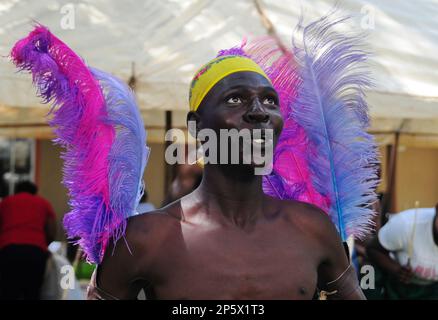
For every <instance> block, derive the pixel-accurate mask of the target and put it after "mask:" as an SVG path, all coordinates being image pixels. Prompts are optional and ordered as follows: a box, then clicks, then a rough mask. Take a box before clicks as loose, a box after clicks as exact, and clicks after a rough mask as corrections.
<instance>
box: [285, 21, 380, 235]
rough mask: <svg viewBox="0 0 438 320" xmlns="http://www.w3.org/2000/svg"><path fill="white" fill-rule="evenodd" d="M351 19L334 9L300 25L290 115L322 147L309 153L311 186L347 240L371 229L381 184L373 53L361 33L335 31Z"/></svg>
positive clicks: (312, 142) (315, 145) (295, 54)
mask: <svg viewBox="0 0 438 320" xmlns="http://www.w3.org/2000/svg"><path fill="white" fill-rule="evenodd" d="M348 19H349V18H348V17H340V18H336V17H335V16H334V13H332V14H330V15H327V16H325V17H323V18H321V19H319V20H317V21H315V22H313V23H310V24H308V25H306V26H303V25H302V24H301V23H300V25H299V26H298V28H297V31H298V32H297V33H298V37H295V38H294V41H293V52H294V56H295V61H297V63H298V65H299V67H298V70H299V76H300V79H301V81H302V82H301V85H300V87H299V93H298V95H297V100H296V102H295V107H294V108H293V109H292V115H291V117H292V118H293V119H294V120H295V121H296V123H298V124H299V125H300V126H301V127H302V128H303V129H304V130H305V132H306V135H307V139H308V140H309V143H310V144H311V145H313V146H314V147H315V150H318V152H316V153H309V154H308V157H307V162H308V164H309V167H310V171H311V173H312V181H313V185H314V187H315V188H316V190H317V191H318V192H320V193H321V194H323V195H325V196H327V197H328V198H329V200H330V208H329V211H328V213H329V215H330V217H331V219H332V221H333V222H334V223H335V225H336V226H337V228H338V231H339V233H340V235H341V237H342V239H343V240H346V238H347V237H348V236H349V235H354V236H355V237H359V238H360V237H362V236H363V235H364V234H366V233H367V232H368V231H369V229H370V227H371V218H372V215H373V211H372V209H371V207H370V204H371V203H372V202H374V201H375V200H376V194H375V189H376V186H377V183H378V180H377V175H376V164H377V163H378V156H377V146H376V143H375V141H374V138H373V137H372V136H371V135H370V134H368V133H367V132H366V129H367V127H368V125H369V117H368V106H367V103H366V100H365V94H364V91H365V89H366V88H367V87H369V86H370V83H371V82H370V78H369V73H368V71H367V69H366V65H365V64H364V62H365V61H366V60H367V58H368V55H369V54H368V53H367V52H366V51H364V49H363V43H362V40H363V36H361V35H349V34H345V33H344V34H340V33H339V32H337V31H336V27H338V26H339V25H340V24H342V23H344V22H345V21H347V20H348Z"/></svg>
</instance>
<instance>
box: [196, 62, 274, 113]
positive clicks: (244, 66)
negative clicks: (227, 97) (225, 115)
mask: <svg viewBox="0 0 438 320" xmlns="http://www.w3.org/2000/svg"><path fill="white" fill-rule="evenodd" d="M242 71H252V72H256V73H258V74H260V75H262V76H263V77H265V78H266V79H268V80H269V82H271V80H270V79H269V78H268V76H267V75H266V73H265V72H264V71H263V70H262V68H260V66H259V65H258V64H257V63H255V62H254V61H253V60H251V59H249V58H246V57H242V56H221V57H217V58H215V59H213V60H211V61H210V62H208V63H206V64H205V65H203V66H202V67H201V68H200V69H199V70H198V72H196V75H195V77H194V78H193V80H192V83H191V84H190V94H189V105H190V110H191V111H196V110H197V109H198V107H199V105H200V104H201V102H202V100H203V99H204V98H205V96H206V95H207V93H208V92H209V91H210V90H211V89H212V88H213V87H214V85H215V84H216V83H218V82H219V81H220V80H222V79H223V78H225V77H226V76H228V75H230V74H232V73H236V72H242Z"/></svg>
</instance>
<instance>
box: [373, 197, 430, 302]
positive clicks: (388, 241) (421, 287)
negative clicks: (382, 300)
mask: <svg viewBox="0 0 438 320" xmlns="http://www.w3.org/2000/svg"><path fill="white" fill-rule="evenodd" d="M437 212H438V204H437V206H436V208H415V209H409V210H406V211H403V212H400V213H398V214H394V215H392V217H391V218H390V219H389V221H388V222H387V223H386V224H385V225H384V226H383V227H382V228H381V229H380V230H379V233H378V235H377V237H376V238H375V239H374V240H373V241H372V242H371V243H370V245H369V246H368V248H367V252H368V255H369V257H370V259H371V261H372V262H373V263H375V264H376V266H377V267H379V268H381V269H382V270H383V271H384V272H385V273H387V275H388V279H387V283H386V285H385V289H386V291H387V292H386V293H387V297H388V298H389V299H438V214H437Z"/></svg>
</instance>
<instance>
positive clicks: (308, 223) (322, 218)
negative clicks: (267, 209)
mask: <svg viewBox="0 0 438 320" xmlns="http://www.w3.org/2000/svg"><path fill="white" fill-rule="evenodd" d="M280 205H281V207H282V211H283V214H284V217H285V219H286V220H288V221H289V222H290V223H292V224H293V226H294V227H297V228H299V229H300V230H301V231H302V232H304V233H306V234H309V235H311V236H312V238H314V239H319V240H320V241H321V242H323V243H324V242H326V241H331V240H332V239H334V238H337V237H338V233H337V230H336V227H335V225H334V224H333V222H332V221H331V220H330V217H329V216H328V214H327V213H325V212H324V211H323V210H322V209H320V208H318V207H316V206H315V205H312V204H310V203H306V202H301V201H295V200H280Z"/></svg>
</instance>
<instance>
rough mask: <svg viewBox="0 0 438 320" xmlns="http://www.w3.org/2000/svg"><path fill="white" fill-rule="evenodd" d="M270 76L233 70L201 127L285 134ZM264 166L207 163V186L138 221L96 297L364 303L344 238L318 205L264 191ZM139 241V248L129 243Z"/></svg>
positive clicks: (194, 115) (196, 115) (211, 95)
mask: <svg viewBox="0 0 438 320" xmlns="http://www.w3.org/2000/svg"><path fill="white" fill-rule="evenodd" d="M278 100H279V98H278V95H277V93H276V91H275V90H274V88H273V87H272V85H271V82H270V81H269V80H268V79H267V77H265V76H263V75H261V74H260V73H256V72H251V71H236V72H230V73H229V74H228V75H226V76H225V77H223V78H222V79H221V80H220V81H218V82H217V83H216V84H215V85H214V86H213V87H212V88H211V89H210V90H209V91H208V93H207V94H206V95H205V97H204V98H203V99H202V102H201V103H200V105H199V107H198V108H197V109H196V111H191V112H189V113H188V120H191V121H196V123H197V130H201V129H203V128H210V129H213V130H214V131H216V132H219V129H232V128H235V129H237V130H241V129H245V128H246V129H250V130H251V129H272V130H273V132H274V144H275V142H276V141H277V139H278V136H279V134H280V132H281V130H282V126H283V120H282V117H281V114H280V111H279V106H278V105H279V101H278ZM254 168H255V165H254V164H238V165H224V164H206V165H205V167H204V175H203V177H202V182H201V184H200V185H199V187H198V188H197V189H196V190H194V191H193V192H192V193H190V194H188V195H186V196H184V197H182V198H181V199H179V200H177V201H175V202H173V203H171V204H169V205H167V206H166V207H164V208H161V209H159V210H156V211H154V212H151V213H148V214H146V215H141V216H136V217H133V218H131V219H129V221H128V227H127V231H126V235H125V238H126V242H125V241H123V240H121V241H118V242H117V244H116V246H115V248H114V247H112V246H109V247H108V248H107V250H106V253H105V257H104V259H103V261H102V263H101V264H100V265H99V267H98V272H97V273H96V274H95V275H94V276H93V279H92V282H91V285H90V288H89V299H96V298H97V299H99V298H100V299H114V298H116V299H135V298H136V297H137V295H138V293H139V291H140V290H141V289H142V288H148V290H147V297H148V299H149V298H150V299H153V298H156V299H312V298H313V297H314V294H315V292H316V290H317V288H319V289H323V290H325V291H327V292H330V293H332V295H329V298H331V299H363V294H362V291H361V290H360V288H359V286H358V282H357V279H356V276H355V273H354V269H353V268H352V267H350V266H349V261H348V258H347V256H346V254H345V251H344V248H343V245H342V242H341V239H340V237H339V235H338V232H337V230H336V228H335V227H334V225H333V224H332V222H331V221H330V220H329V218H328V216H327V215H326V214H325V213H324V212H322V211H321V210H319V209H318V208H316V207H314V206H312V205H309V204H306V203H301V202H296V201H283V200H278V199H274V198H271V197H269V196H267V195H265V194H264V193H263V190H262V176H260V175H255V174H254ZM127 244H128V245H129V247H128V246H127Z"/></svg>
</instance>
